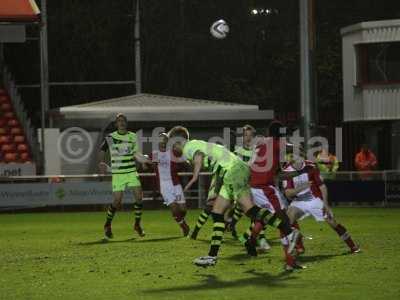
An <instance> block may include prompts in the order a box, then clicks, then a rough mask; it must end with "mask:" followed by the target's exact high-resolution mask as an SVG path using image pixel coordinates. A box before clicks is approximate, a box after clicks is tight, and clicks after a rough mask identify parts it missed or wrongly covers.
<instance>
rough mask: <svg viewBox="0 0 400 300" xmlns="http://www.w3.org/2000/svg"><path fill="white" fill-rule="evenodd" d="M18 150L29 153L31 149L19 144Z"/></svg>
mask: <svg viewBox="0 0 400 300" xmlns="http://www.w3.org/2000/svg"><path fill="white" fill-rule="evenodd" d="M17 150H18V152H28V151H29V147H28V145H27V144H19V145H18V146H17Z"/></svg>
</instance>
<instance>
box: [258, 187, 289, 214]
mask: <svg viewBox="0 0 400 300" xmlns="http://www.w3.org/2000/svg"><path fill="white" fill-rule="evenodd" d="M251 195H252V196H253V201H254V204H255V205H257V206H258V207H260V208H266V209H267V210H268V211H270V212H271V213H275V212H276V211H279V210H283V209H286V208H287V202H286V199H285V198H284V197H283V195H282V194H281V192H280V191H279V190H278V189H277V188H276V187H274V186H272V185H270V186H267V187H264V188H251Z"/></svg>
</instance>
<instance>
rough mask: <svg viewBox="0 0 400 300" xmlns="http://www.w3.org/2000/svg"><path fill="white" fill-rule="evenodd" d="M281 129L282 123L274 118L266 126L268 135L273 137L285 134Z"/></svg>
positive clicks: (282, 127)
mask: <svg viewBox="0 0 400 300" xmlns="http://www.w3.org/2000/svg"><path fill="white" fill-rule="evenodd" d="M283 129H284V126H283V124H282V123H281V122H279V121H276V120H274V121H272V122H271V123H270V124H269V126H268V136H270V137H273V138H280V137H282V136H285V134H284V131H283Z"/></svg>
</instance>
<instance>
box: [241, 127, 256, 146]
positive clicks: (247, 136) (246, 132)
mask: <svg viewBox="0 0 400 300" xmlns="http://www.w3.org/2000/svg"><path fill="white" fill-rule="evenodd" d="M255 136H256V130H255V129H254V127H253V126H251V125H245V126H243V145H245V146H250V145H251V142H252V141H253V139H254V137H255Z"/></svg>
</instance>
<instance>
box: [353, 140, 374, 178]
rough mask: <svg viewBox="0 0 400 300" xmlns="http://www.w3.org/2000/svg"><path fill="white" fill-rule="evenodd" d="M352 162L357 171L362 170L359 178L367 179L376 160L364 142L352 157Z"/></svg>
mask: <svg viewBox="0 0 400 300" xmlns="http://www.w3.org/2000/svg"><path fill="white" fill-rule="evenodd" d="M354 164H355V166H356V170H357V171H359V172H363V173H361V174H360V178H361V179H369V178H370V177H371V171H373V170H374V169H375V168H376V167H377V165H378V162H377V160H376V156H375V154H374V153H373V152H372V151H371V150H370V149H368V146H367V145H366V144H363V145H362V146H361V149H360V152H358V153H357V154H356V157H355V159H354Z"/></svg>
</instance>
